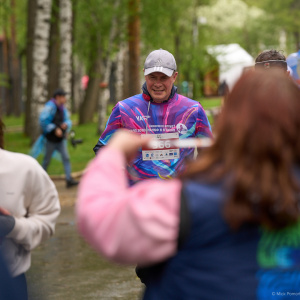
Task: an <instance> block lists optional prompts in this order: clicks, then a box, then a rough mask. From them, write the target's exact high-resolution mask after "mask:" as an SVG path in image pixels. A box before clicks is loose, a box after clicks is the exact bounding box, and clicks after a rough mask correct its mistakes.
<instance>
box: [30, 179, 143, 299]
mask: <svg viewBox="0 0 300 300" xmlns="http://www.w3.org/2000/svg"><path fill="white" fill-rule="evenodd" d="M55 184H56V186H57V189H58V192H59V195H60V201H61V205H62V212H61V214H60V216H59V218H58V220H57V224H56V232H55V235H54V236H53V237H51V238H50V239H48V240H47V241H45V242H44V243H42V244H41V245H40V246H39V247H37V248H36V249H34V250H33V251H32V263H31V268H30V270H29V271H28V272H27V274H26V277H27V282H28V287H29V291H28V294H29V299H30V300H69V299H70V300H77V299H78V300H85V299H87V300H88V299H123V300H133V299H140V297H141V293H142V290H143V285H142V284H141V282H140V280H139V279H138V278H137V276H136V274H135V270H134V266H120V265H117V264H114V263H111V262H108V261H107V260H105V259H103V258H102V257H100V256H99V255H98V254H97V253H96V252H95V251H94V250H93V249H91V247H90V246H89V245H88V244H87V243H86V242H85V241H84V240H83V239H82V238H81V237H80V236H79V235H78V233H77V229H76V224H75V222H76V220H75V214H74V207H75V206H74V204H75V201H76V193H77V188H76V187H75V188H72V189H66V188H65V182H64V181H62V180H60V181H55Z"/></svg>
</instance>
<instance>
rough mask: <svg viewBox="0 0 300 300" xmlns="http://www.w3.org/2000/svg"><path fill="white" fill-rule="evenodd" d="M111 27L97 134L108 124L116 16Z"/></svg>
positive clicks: (118, 3) (116, 1) (116, 6)
mask: <svg viewBox="0 0 300 300" xmlns="http://www.w3.org/2000/svg"><path fill="white" fill-rule="evenodd" d="M119 5H120V0H115V3H114V8H115V9H116V8H118V6H119ZM111 23H112V24H111V27H110V33H109V41H108V47H107V56H106V67H105V71H104V78H103V82H104V83H105V85H104V86H103V87H102V89H101V90H100V103H99V106H98V129H97V133H100V132H102V130H104V128H105V124H106V113H107V103H108V100H109V84H108V82H109V77H110V73H111V65H112V59H111V57H110V52H111V49H112V45H113V41H114V39H115V38H116V33H117V19H116V16H115V15H114V16H113V18H112V22H111Z"/></svg>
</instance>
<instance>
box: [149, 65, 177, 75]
mask: <svg viewBox="0 0 300 300" xmlns="http://www.w3.org/2000/svg"><path fill="white" fill-rule="evenodd" d="M154 72H160V73H164V74H165V75H167V76H169V77H171V76H172V74H173V72H174V70H171V69H168V68H164V67H153V68H148V69H145V71H144V75H145V76H146V75H149V74H151V73H154Z"/></svg>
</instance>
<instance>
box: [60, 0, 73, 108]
mask: <svg viewBox="0 0 300 300" xmlns="http://www.w3.org/2000/svg"><path fill="white" fill-rule="evenodd" d="M72 40H73V38H72V1H71V0H60V43H61V47H60V72H59V85H60V87H62V88H63V89H64V90H65V91H66V92H67V93H68V95H69V97H70V95H71V91H72ZM66 106H67V108H68V109H69V110H70V111H71V109H70V108H71V100H70V101H67V103H66Z"/></svg>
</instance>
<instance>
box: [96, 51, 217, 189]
mask: <svg viewBox="0 0 300 300" xmlns="http://www.w3.org/2000/svg"><path fill="white" fill-rule="evenodd" d="M176 69H177V66H176V61H175V58H174V56H173V55H172V54H171V53H170V52H168V51H166V50H163V49H159V50H154V51H152V52H151V53H150V54H149V55H148V57H147V58H146V61H145V64H144V75H145V83H144V84H143V87H142V91H143V93H142V94H138V95H135V96H132V97H129V98H127V99H125V100H123V101H120V102H118V103H117V104H116V106H115V107H114V108H113V111H112V113H111V115H110V117H109V120H108V122H107V125H106V128H105V130H104V132H103V133H102V134H101V136H100V138H99V141H98V143H97V145H96V146H95V147H94V151H95V153H97V152H98V150H99V149H100V148H101V147H102V146H104V145H106V144H107V142H108V140H109V139H110V138H111V136H112V135H113V134H114V133H115V131H116V130H117V129H120V128H126V129H128V130H130V131H132V132H136V133H138V134H141V135H143V136H146V135H152V137H154V136H155V137H156V138H157V139H160V141H161V142H162V143H164V141H166V140H167V139H184V138H189V137H199V138H200V137H212V133H211V127H210V124H209V121H208V119H207V116H206V114H205V111H204V109H203V107H202V106H201V104H200V103H199V102H197V101H194V100H191V99H189V98H187V97H185V96H183V95H180V94H178V93H177V87H176V86H174V82H175V80H176V77H177V75H178V72H177V71H176ZM161 145H162V144H161ZM165 146H166V147H165ZM159 150H160V151H158V150H152V149H146V148H145V149H143V151H142V150H140V151H139V153H138V155H137V157H136V159H135V160H134V161H133V162H132V164H131V167H130V168H128V176H129V180H130V182H131V183H134V182H136V181H140V180H143V179H147V178H157V177H159V178H163V179H165V178H170V177H174V176H175V175H177V174H178V173H180V172H182V171H183V168H184V160H185V158H187V157H189V158H192V157H193V154H194V149H193V148H189V149H178V148H174V147H173V148H172V149H170V148H167V145H166V144H164V147H162V148H160V149H159Z"/></svg>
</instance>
